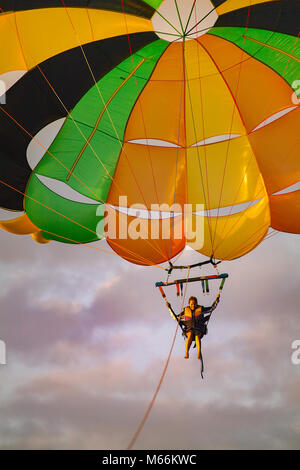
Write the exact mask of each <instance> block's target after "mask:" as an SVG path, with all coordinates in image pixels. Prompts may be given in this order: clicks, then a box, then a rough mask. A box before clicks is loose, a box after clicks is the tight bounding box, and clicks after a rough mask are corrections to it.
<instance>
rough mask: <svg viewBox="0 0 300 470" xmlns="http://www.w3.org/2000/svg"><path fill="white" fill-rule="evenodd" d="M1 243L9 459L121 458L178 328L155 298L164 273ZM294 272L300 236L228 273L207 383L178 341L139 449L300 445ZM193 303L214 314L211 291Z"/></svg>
mask: <svg viewBox="0 0 300 470" xmlns="http://www.w3.org/2000/svg"><path fill="white" fill-rule="evenodd" d="M0 243H1V293H0V295H1V319H0V338H1V339H2V340H4V341H5V342H6V346H7V364H6V365H1V366H0V376H1V381H0V387H1V393H0V402H1V403H0V405H1V406H0V442H1V448H2V449H79V448H80V449H91V448H97V449H124V448H126V447H127V445H128V444H129V441H130V440H131V438H132V435H133V434H134V432H135V430H136V428H137V426H138V424H139V421H140V420H141V418H142V417H143V415H144V412H145V411H146V409H147V406H148V404H149V402H150V400H151V398H152V396H153V392H154V390H155V388H156V385H157V383H158V380H159V378H160V375H161V373H162V369H163V366H164V363H165V360H166V358H167V355H168V352H169V350H170V346H171V342H172V338H173V335H174V332H175V327H176V324H175V322H174V321H173V320H172V319H171V317H170V316H169V314H168V311H167V309H166V307H165V306H164V304H163V302H162V300H161V296H160V294H159V293H158V292H157V291H156V290H155V287H154V283H155V281H157V280H161V279H162V272H161V270H159V269H157V268H142V267H137V266H133V265H131V264H129V263H127V262H125V261H123V260H122V259H119V258H117V257H116V256H113V255H109V254H105V253H103V254H102V253H100V252H99V253H98V252H96V256H95V250H93V249H90V248H88V247H87V246H67V245H64V244H59V243H56V242H51V243H49V244H48V245H43V246H41V245H38V244H36V243H34V242H33V241H32V239H31V238H30V237H18V236H13V235H9V234H8V233H5V232H1V233H0ZM104 243H105V242H104ZM104 243H103V242H99V243H98V246H99V247H104V248H107V246H106V245H105V244H104ZM181 259H182V261H195V260H196V259H198V258H197V256H195V253H194V252H191V251H189V252H186V253H185V254H184V255H183V256H182V258H181ZM299 261H300V251H299V238H298V237H297V236H293V235H287V234H279V235H276V236H274V237H273V238H271V239H270V240H267V241H265V242H263V243H262V244H261V245H260V246H259V247H258V248H257V249H256V250H255V251H254V252H252V253H250V254H249V255H247V256H245V257H244V258H242V259H240V260H237V261H234V262H227V263H223V265H221V266H222V271H227V272H228V273H229V274H230V279H229V281H228V282H227V283H226V284H225V287H224V291H223V294H222V299H221V300H222V301H221V303H220V305H219V306H218V308H217V310H215V312H214V316H213V318H212V320H211V322H210V325H209V335H208V336H207V337H206V338H205V339H204V341H203V350H204V359H205V378H204V380H202V379H201V377H200V373H199V369H200V367H199V362H198V361H197V359H196V350H192V354H191V356H190V359H189V360H185V359H184V357H183V356H184V340H183V338H182V336H181V334H180V333H178V335H177V338H176V343H175V348H174V351H173V355H172V357H171V362H170V365H169V368H168V371H167V374H166V377H165V380H164V382H163V385H162V388H161V390H160V393H159V395H158V397H157V400H156V403H155V406H154V408H153V409H152V412H151V414H150V417H149V419H148V421H147V422H146V425H145V427H144V429H143V431H142V432H141V434H140V436H139V438H138V440H137V441H136V444H135V449H211V448H213V449H232V448H234V449H261V448H267V449H296V448H299V442H300V393H299V391H300V365H299V366H297V365H294V364H293V363H292V361H291V355H292V352H293V350H292V348H291V344H292V342H293V341H294V340H295V339H300V322H299V301H300V293H299V281H300V270H299ZM203 272H207V273H211V269H208V270H206V269H203ZM171 292H172V295H171V296H170V300H171V301H172V305H173V306H174V307H175V308H176V309H177V310H178V309H179V308H180V302H179V301H177V300H176V298H175V295H174V294H175V292H174V291H171ZM191 294H194V295H195V294H196V295H198V297H199V300H200V299H201V302H203V303H204V304H205V305H209V304H210V303H212V301H213V300H214V295H215V294H216V292H215V291H214V292H212V293H211V295H210V296H206V297H204V298H203V296H202V295H201V289H200V286H196V284H194V285H193V287H190V288H189V290H188V292H187V296H189V295H191Z"/></svg>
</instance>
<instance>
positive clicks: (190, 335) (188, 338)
mask: <svg viewBox="0 0 300 470" xmlns="http://www.w3.org/2000/svg"><path fill="white" fill-rule="evenodd" d="M192 342H193V333H192V331H188V332H187V334H186V343H185V356H184V358H185V359H188V358H189V350H190V347H191V344H192Z"/></svg>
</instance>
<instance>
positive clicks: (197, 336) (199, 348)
mask: <svg viewBox="0 0 300 470" xmlns="http://www.w3.org/2000/svg"><path fill="white" fill-rule="evenodd" d="M195 343H196V346H197V351H198V359H201V339H200V337H199V335H195Z"/></svg>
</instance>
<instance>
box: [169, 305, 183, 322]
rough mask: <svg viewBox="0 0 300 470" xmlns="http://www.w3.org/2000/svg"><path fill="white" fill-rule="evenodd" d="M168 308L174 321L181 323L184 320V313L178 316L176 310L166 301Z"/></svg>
mask: <svg viewBox="0 0 300 470" xmlns="http://www.w3.org/2000/svg"><path fill="white" fill-rule="evenodd" d="M166 306H167V307H168V310H169V312H170V315H171V317H172V318H173V319H174V320H176V321H179V320H181V319H182V318H183V313H184V312H181V313H180V314H179V315H176V313H175V312H174V310H173V309H172V307H171V304H170V303H169V302H168V301H167V300H166Z"/></svg>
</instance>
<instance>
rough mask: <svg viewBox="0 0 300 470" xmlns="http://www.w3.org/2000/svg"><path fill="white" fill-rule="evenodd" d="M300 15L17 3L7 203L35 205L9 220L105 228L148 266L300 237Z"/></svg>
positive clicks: (243, 2) (68, 231)
mask: <svg viewBox="0 0 300 470" xmlns="http://www.w3.org/2000/svg"><path fill="white" fill-rule="evenodd" d="M299 17H300V3H299V0H224V1H222V0H197V1H195V0H177V1H174V0H165V1H161V0H148V1H146V0H145V1H143V0H106V1H104V0H90V1H88V0H68V1H67V0H65V1H63V0H61V1H59V0H57V1H53V2H51V6H49V2H48V1H45V0H39V1H35V2H32V1H30V0H28V1H22V2H15V1H9V0H7V1H5V2H3V3H2V6H1V8H0V39H1V40H0V48H1V54H0V83H1V87H0V95H1V96H0V139H1V148H0V205H1V207H3V208H4V209H6V210H10V211H21V215H20V216H18V217H14V215H12V219H13V220H8V221H2V222H1V223H0V226H1V228H3V229H4V230H7V231H9V232H11V233H17V234H31V235H32V236H33V238H34V239H35V240H36V241H38V242H42V243H46V242H47V241H49V240H56V241H59V242H65V243H74V244H77V243H89V242H94V241H97V240H99V239H101V238H103V237H106V239H107V241H108V243H109V244H110V246H111V247H112V248H113V250H114V251H116V252H117V253H118V254H119V255H120V256H122V257H123V258H125V259H127V260H129V261H131V262H134V263H137V264H145V265H147V264H149V265H152V264H159V263H162V262H164V261H167V260H170V259H171V258H173V257H174V256H175V255H177V254H178V253H180V252H181V251H182V250H183V249H184V247H185V246H186V245H190V246H191V247H193V248H194V249H196V250H197V251H199V252H200V253H202V254H204V255H206V256H209V257H211V256H214V258H216V259H220V260H223V259H227V260H230V259H234V258H237V257H240V256H242V255H244V254H246V253H248V252H249V251H251V250H252V249H254V248H255V247H256V246H257V245H258V244H259V243H260V242H261V241H262V240H263V239H264V238H265V236H266V234H267V233H268V230H269V228H270V227H272V228H273V229H275V230H278V231H285V232H291V233H300V217H299V214H300V189H299V187H300V186H299V182H300V161H299V146H298V144H299V125H300V108H299V100H298V96H300V40H299ZM185 211H187V216H186V212H185ZM183 213H184V215H185V217H183ZM187 219H188V223H186V220H187ZM108 221H112V222H111V224H112V227H110V230H108V231H107V230H106V228H107V223H108ZM167 226H168V227H169V228H170V231H169V232H168V233H167V235H166V232H165V229H166V227H167Z"/></svg>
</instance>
